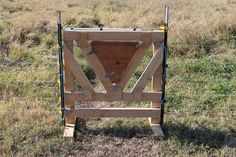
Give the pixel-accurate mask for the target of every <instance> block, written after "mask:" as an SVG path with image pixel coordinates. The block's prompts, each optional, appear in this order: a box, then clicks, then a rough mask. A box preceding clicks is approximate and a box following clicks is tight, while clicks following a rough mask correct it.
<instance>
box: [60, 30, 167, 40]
mask: <svg viewBox="0 0 236 157" xmlns="http://www.w3.org/2000/svg"><path fill="white" fill-rule="evenodd" d="M163 32H164V31H162V30H157V31H139V32H135V31H118V32H113V31H87V32H83V31H80V30H69V31H68V30H65V31H64V33H63V36H64V37H63V40H64V41H67V40H76V41H79V39H80V37H81V34H82V33H86V34H87V39H88V40H99V41H104V40H112V41H119V40H121V41H141V40H142V34H143V33H151V34H152V37H151V39H152V41H163V39H164V33H163Z"/></svg>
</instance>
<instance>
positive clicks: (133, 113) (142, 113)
mask: <svg viewBox="0 0 236 157" xmlns="http://www.w3.org/2000/svg"><path fill="white" fill-rule="evenodd" d="M66 112H67V113H68V114H69V115H71V116H74V117H80V118H87V117H159V116H160V109H156V108H76V109H69V108H68V109H66Z"/></svg>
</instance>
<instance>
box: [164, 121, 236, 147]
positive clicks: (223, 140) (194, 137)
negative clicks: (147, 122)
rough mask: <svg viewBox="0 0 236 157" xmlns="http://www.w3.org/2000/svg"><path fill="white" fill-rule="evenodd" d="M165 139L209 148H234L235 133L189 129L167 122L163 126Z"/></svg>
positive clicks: (232, 131)
mask: <svg viewBox="0 0 236 157" xmlns="http://www.w3.org/2000/svg"><path fill="white" fill-rule="evenodd" d="M164 132H165V135H166V138H171V137H174V138H178V140H179V141H180V142H181V143H182V144H183V143H187V144H190V143H193V144H194V145H198V146H201V145H204V146H208V147H210V148H221V147H224V146H228V147H233V148H236V131H235V130H231V131H229V132H225V131H221V130H212V129H209V128H206V127H197V128H190V127H188V126H186V125H183V124H181V123H178V124H176V123H172V122H167V123H165V125H164Z"/></svg>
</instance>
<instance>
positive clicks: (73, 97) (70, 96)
mask: <svg viewBox="0 0 236 157" xmlns="http://www.w3.org/2000/svg"><path fill="white" fill-rule="evenodd" d="M118 94H120V93H118ZM65 97H66V100H67V101H70V102H78V101H88V99H87V97H85V96H84V93H83V92H68V91H66V92H65ZM160 99H161V92H143V93H142V94H141V96H140V99H137V98H136V97H135V95H134V93H131V92H122V93H121V96H116V95H115V94H114V95H110V94H109V93H99V92H96V93H93V97H92V100H93V101H153V102H159V101H160Z"/></svg>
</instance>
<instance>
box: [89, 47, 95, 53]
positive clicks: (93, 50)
mask: <svg viewBox="0 0 236 157" xmlns="http://www.w3.org/2000/svg"><path fill="white" fill-rule="evenodd" d="M93 53H96V49H95V48H93V47H92V50H91V51H90V52H88V53H87V55H91V54H93Z"/></svg>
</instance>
